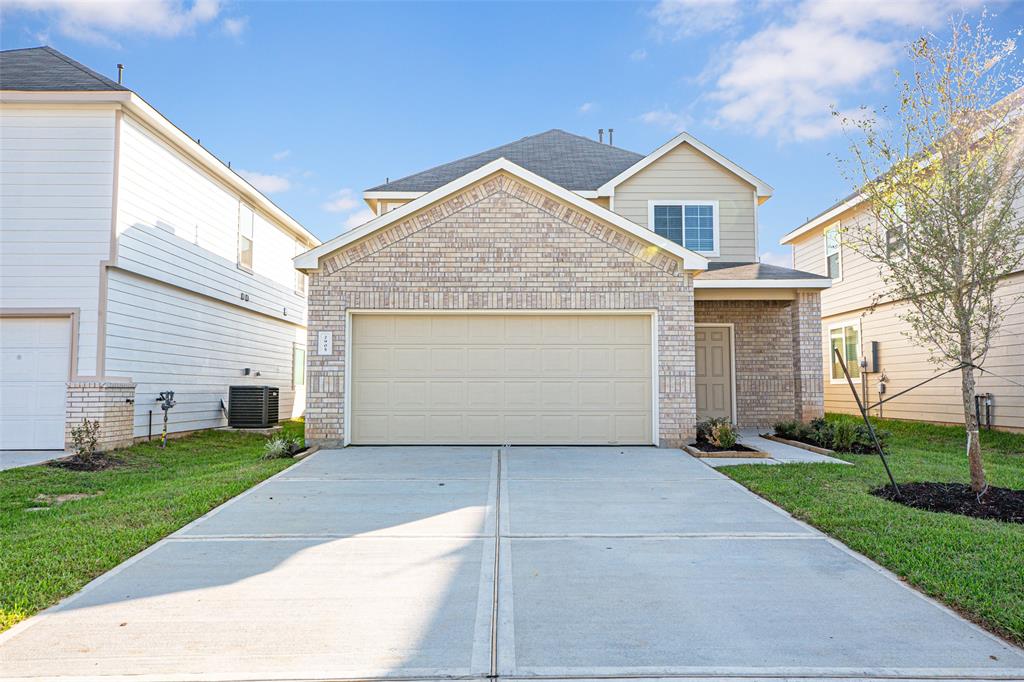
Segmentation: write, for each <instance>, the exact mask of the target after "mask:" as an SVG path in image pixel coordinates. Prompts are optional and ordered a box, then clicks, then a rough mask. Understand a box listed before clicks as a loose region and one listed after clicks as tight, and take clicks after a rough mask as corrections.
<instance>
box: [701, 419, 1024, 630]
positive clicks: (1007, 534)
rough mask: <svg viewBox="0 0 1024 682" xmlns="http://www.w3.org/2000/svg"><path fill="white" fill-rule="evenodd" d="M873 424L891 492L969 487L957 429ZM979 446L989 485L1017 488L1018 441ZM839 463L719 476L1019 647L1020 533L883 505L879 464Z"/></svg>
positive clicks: (1023, 561)
mask: <svg viewBox="0 0 1024 682" xmlns="http://www.w3.org/2000/svg"><path fill="white" fill-rule="evenodd" d="M828 418H829V419H830V420H841V419H853V417H849V416H846V415H829V417H828ZM875 423H876V425H877V426H880V427H881V428H884V429H887V430H889V431H891V432H892V434H893V439H892V455H891V456H890V458H889V462H890V466H891V467H892V469H893V474H894V475H895V477H896V481H897V483H899V482H911V481H943V482H963V483H966V482H968V481H969V478H968V473H967V459H966V456H965V454H964V441H965V436H964V431H963V428H962V427H961V428H956V427H949V426H934V425H930V424H922V423H916V422H899V421H894V420H876V421H875ZM981 441H982V449H983V452H984V456H985V468H986V471H987V473H988V477H989V482H990V484H991V485H994V486H1000V487H1005V488H1015V489H1022V488H1024V435H1021V434H1010V433H1000V432H983V433H982V438H981ZM841 457H842V458H843V459H845V460H847V461H850V462H854V463H855V464H856V466H853V467H848V466H842V465H838V464H834V465H829V464H789V465H781V466H754V465H751V466H737V467H726V468H724V469H720V470H719V471H722V472H724V473H726V474H728V475H729V476H731V477H732V478H734V479H736V480H737V481H739V482H740V483H742V484H743V485H745V486H747V487H748V488H750V489H751V490H753V491H754V492H755V493H758V494H759V495H761V496H763V497H765V498H767V499H769V500H771V501H772V502H775V503H776V504H778V505H780V506H782V507H784V508H785V509H787V510H788V511H789V512H790V513H792V514H793V515H794V516H796V517H797V518H799V519H802V520H804V521H806V522H808V523H810V524H812V525H814V526H816V527H817V528H820V529H821V530H823V531H824V532H826V533H828V534H829V535H831V536H833V537H835V538H837V539H839V540H840V541H842V542H843V543H844V544H846V545H848V546H849V547H851V548H853V549H854V550H856V551H858V552H861V553H862V554H865V555H867V556H869V557H871V558H872V559H874V560H875V561H877V562H878V563H880V564H882V565H883V566H885V567H887V568H888V569H890V570H891V571H893V572H894V573H897V574H899V575H900V576H902V577H903V578H905V579H906V580H907V581H908V582H909V583H911V584H912V585H914V586H916V587H917V588H918V589H920V590H921V591H923V592H925V593H927V594H929V595H931V596H933V597H936V598H938V599H940V600H942V601H943V602H945V603H946V604H947V605H949V606H951V607H953V608H954V609H956V610H957V611H959V612H960V613H962V614H964V615H965V616H966V617H968V618H970V619H971V620H974V621H975V622H977V623H979V624H981V625H983V626H984V627H987V628H988V629H990V630H992V631H993V632H996V633H998V634H1000V635H1002V636H1004V637H1006V638H1007V639H1010V640H1012V641H1014V642H1016V643H1018V644H1024V525H1020V524H1011V523H1002V522H998V521H983V520H979V519H971V518H966V517H963V516H957V515H953V514H939V513H934V512H927V511H920V510H916V509H911V508H909V507H904V506H902V505H899V504H895V503H892V502H887V501H885V500H882V499H879V498H877V497H875V496H873V495H870V494H868V490H871V489H873V488H875V487H878V486H880V485H882V484H884V483H887V482H888V479H887V478H886V476H885V471H884V470H883V468H882V465H881V462H880V461H879V460H878V457H877V456H867V455H843V456H841Z"/></svg>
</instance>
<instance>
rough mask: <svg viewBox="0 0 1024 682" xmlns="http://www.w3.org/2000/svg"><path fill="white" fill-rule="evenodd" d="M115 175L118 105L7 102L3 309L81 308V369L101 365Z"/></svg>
mask: <svg viewBox="0 0 1024 682" xmlns="http://www.w3.org/2000/svg"><path fill="white" fill-rule="evenodd" d="M113 173H114V113H113V111H112V110H103V109H98V108H96V109H89V108H83V109H68V108H61V109H47V108H45V107H22V106H0V308H79V309H80V310H81V319H80V320H79V339H78V366H77V368H76V371H77V373H78V374H80V375H92V374H94V373H95V371H96V340H97V315H98V312H97V310H98V304H99V282H100V262H101V261H103V260H105V259H107V258H109V254H110V231H111V226H110V222H111V197H112V192H113V178H114V176H113Z"/></svg>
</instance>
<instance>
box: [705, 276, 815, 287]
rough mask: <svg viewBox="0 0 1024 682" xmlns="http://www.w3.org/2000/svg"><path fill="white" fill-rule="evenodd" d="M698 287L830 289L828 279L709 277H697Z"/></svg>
mask: <svg viewBox="0 0 1024 682" xmlns="http://www.w3.org/2000/svg"><path fill="white" fill-rule="evenodd" d="M693 286H694V288H696V289H828V288H829V287H831V286H832V281H831V280H828V279H818V278H813V279H707V278H706V277H696V278H694V280H693Z"/></svg>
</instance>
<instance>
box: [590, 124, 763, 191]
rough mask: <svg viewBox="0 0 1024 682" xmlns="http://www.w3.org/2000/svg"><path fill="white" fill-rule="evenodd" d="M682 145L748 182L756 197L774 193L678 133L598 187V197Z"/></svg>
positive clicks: (709, 148) (746, 173)
mask: <svg viewBox="0 0 1024 682" xmlns="http://www.w3.org/2000/svg"><path fill="white" fill-rule="evenodd" d="M682 144H688V145H690V146H691V147H693V148H694V149H696V150H697V151H699V152H700V153H702V154H704V155H705V156H707V157H708V158H710V159H711V160H712V161H714V162H715V163H717V164H718V165H720V166H722V167H723V168H725V169H726V170H728V171H730V172H731V173H733V174H735V175H737V176H739V177H740V178H742V179H743V180H745V181H747V182H749V183H750V184H751V185H753V186H754V189H755V191H756V192H757V196H758V197H764V198H768V197H770V196H771V195H772V193H773V192H774V191H775V190H774V189H772V186H771V185H769V184H768V183H767V182H765V181H764V180H762V179H761V178H759V177H757V176H756V175H754V174H753V173H750V172H748V171H746V170H744V169H743V168H741V167H740V166H738V165H737V164H735V163H733V162H732V161H730V160H729V159H727V158H725V157H724V156H722V155H721V154H719V153H718V152H716V151H715V150H714V149H712V148H711V147H709V146H707V145H706V144H704V143H703V142H701V141H700V140H698V139H697V138H695V137H694V136H693V135H690V134H689V133H686V132H683V133H679V134H678V135H676V136H675V137H673V138H672V139H671V140H669V141H668V142H666V143H665V144H663V145H661V146H660V147H658V148H657V149H655V150H654V151H653V152H651V153H650V154H648V155H647V156H644V157H642V158H640V159H639V160H637V162H636V163H634V164H633V165H631V166H629V167H628V168H625V169H623V170H622V172H620V173H619V174H617V175H616V176H615V177H613V178H610V179H609V180H608V181H607V182H605V183H604V184H602V185H601V186H600V187H598V189H597V194H598V196H602V197H608V196H612V195H613V194H614V193H615V187H617V186H618V185H620V184H622V183H623V182H625V181H626V180H628V179H629V178H631V177H633V176H634V175H636V174H637V173H639V172H640V171H642V170H643V169H645V168H647V167H648V166H650V165H651V164H652V163H654V162H655V161H657V160H658V159H660V158H661V157H663V156H665V155H666V154H668V153H669V152H671V151H672V150H673V149H675V148H676V147H678V146H679V145H682Z"/></svg>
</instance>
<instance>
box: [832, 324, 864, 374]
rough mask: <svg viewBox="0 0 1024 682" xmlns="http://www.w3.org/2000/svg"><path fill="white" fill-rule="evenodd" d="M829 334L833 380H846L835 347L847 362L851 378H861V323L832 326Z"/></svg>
mask: <svg viewBox="0 0 1024 682" xmlns="http://www.w3.org/2000/svg"><path fill="white" fill-rule="evenodd" d="M828 335H829V351H828V353H829V355H828V357H829V365H830V366H831V367H832V381H833V382H834V383H842V382H845V381H846V375H845V374H843V368H842V367H841V366H840V364H839V361H838V360H836V355H835V349H836V348H838V349H839V354H840V355H841V356H842V358H843V362H845V363H846V369H848V370H849V371H850V378H851V379H854V380H856V379H859V378H860V323H859V322H847V323H843V324H841V325H836V326H834V327H830V328H829V330H828Z"/></svg>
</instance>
